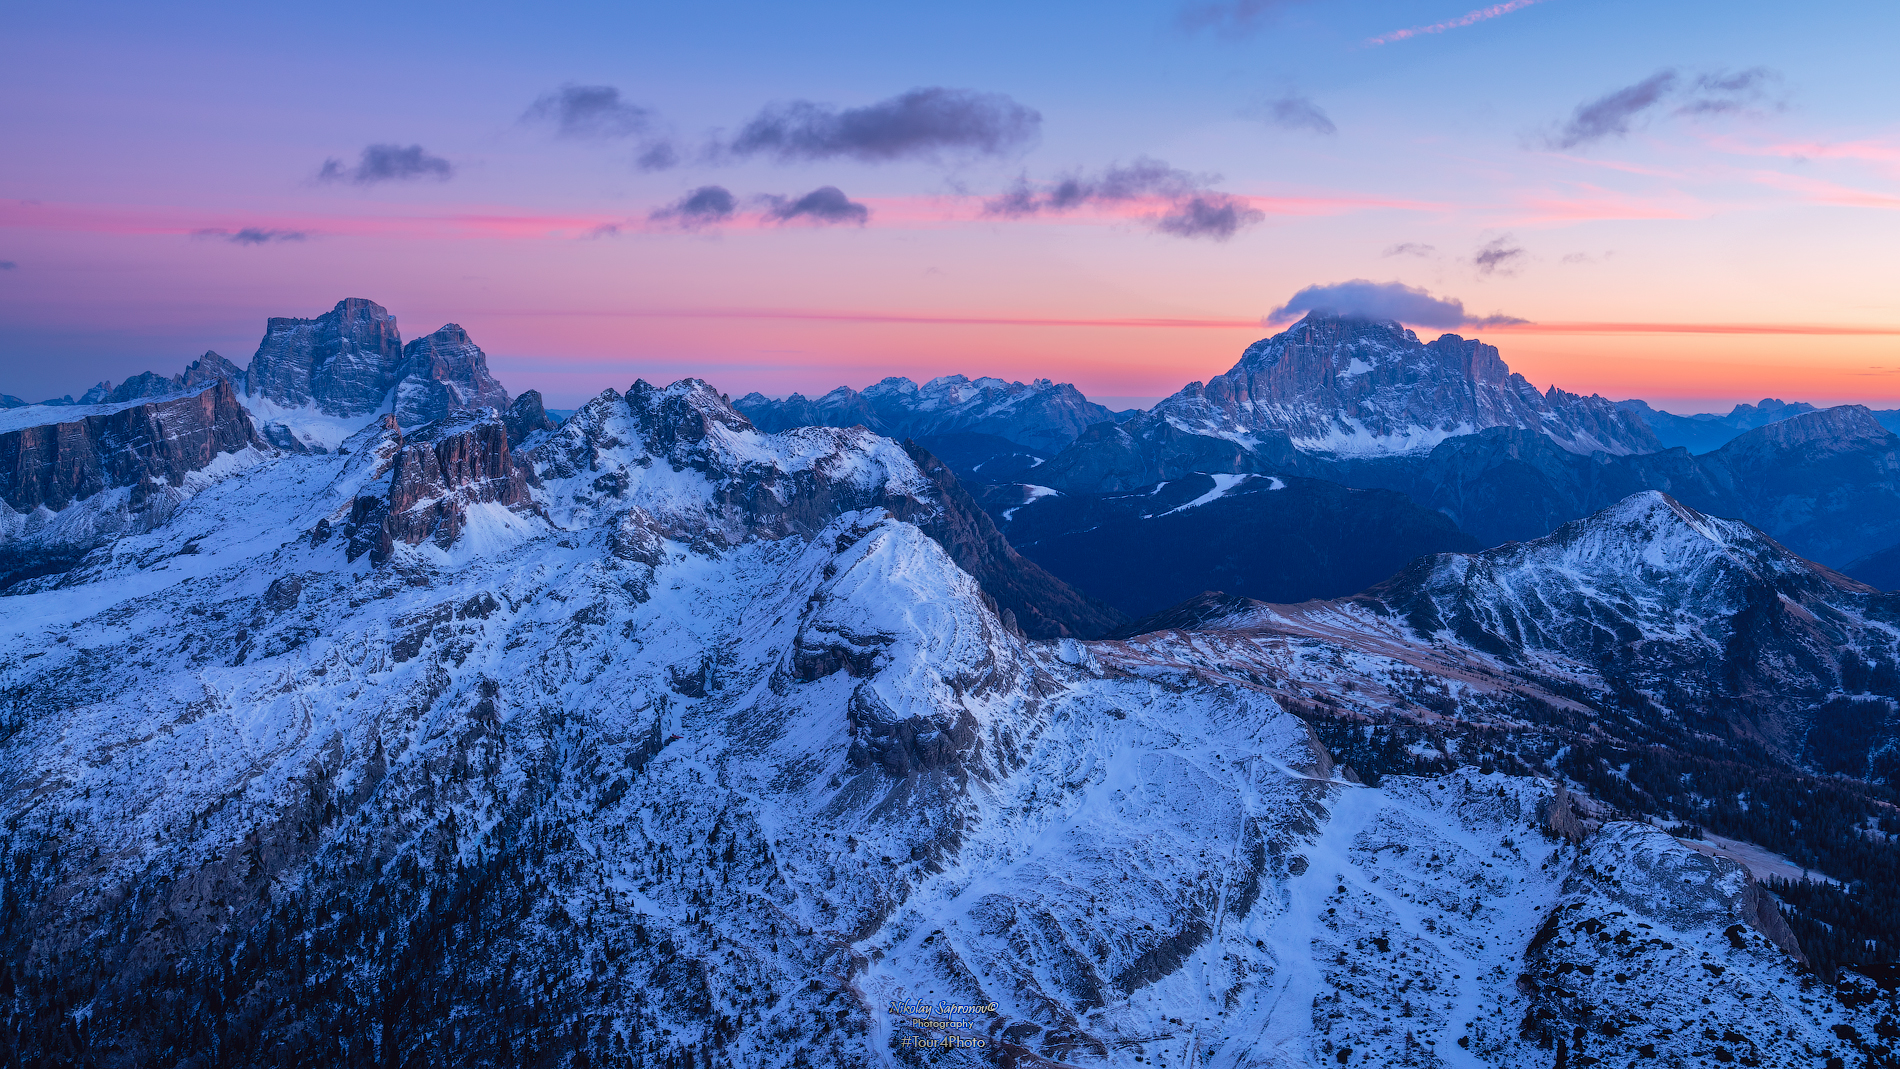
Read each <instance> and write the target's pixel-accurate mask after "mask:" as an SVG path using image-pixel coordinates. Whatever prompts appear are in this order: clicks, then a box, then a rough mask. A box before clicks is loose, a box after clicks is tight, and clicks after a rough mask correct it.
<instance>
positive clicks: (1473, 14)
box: [1366, 0, 1543, 45]
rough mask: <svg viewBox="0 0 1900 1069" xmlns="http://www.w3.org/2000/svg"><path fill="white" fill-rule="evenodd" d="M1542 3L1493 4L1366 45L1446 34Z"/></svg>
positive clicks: (1533, 0) (1519, 0)
mask: <svg viewBox="0 0 1900 1069" xmlns="http://www.w3.org/2000/svg"><path fill="white" fill-rule="evenodd" d="M1542 2H1543V0H1507V2H1506V3H1502V4H1493V5H1491V6H1490V7H1481V8H1479V9H1477V10H1476V11H1467V12H1465V13H1464V14H1463V15H1460V16H1458V17H1457V18H1455V19H1447V20H1445V21H1444V22H1434V23H1432V24H1431V25H1430V26H1413V27H1412V28H1410V29H1406V30H1393V31H1392V32H1391V33H1387V34H1381V35H1379V36H1378V37H1373V38H1369V39H1367V41H1366V44H1368V45H1389V44H1391V43H1392V42H1394V41H1405V40H1409V39H1411V38H1413V37H1421V36H1423V35H1425V34H1429V33H1444V32H1445V31H1447V30H1457V29H1462V28H1464V27H1466V26H1472V25H1475V24H1477V23H1480V22H1484V21H1486V20H1489V19H1494V18H1497V17H1498V16H1500V15H1509V14H1510V13H1511V12H1513V11H1522V10H1524V9H1525V8H1527V7H1529V6H1531V5H1532V4H1537V3H1542Z"/></svg>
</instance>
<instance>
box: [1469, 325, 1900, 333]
mask: <svg viewBox="0 0 1900 1069" xmlns="http://www.w3.org/2000/svg"><path fill="white" fill-rule="evenodd" d="M1488 329H1489V330H1491V331H1500V332H1504V333H1509V334H1795V335H1805V336H1809V337H1884V336H1888V335H1900V327H1880V326H1854V325H1842V324H1830V323H1617V322H1588V323H1578V322H1572V323H1513V324H1508V325H1505V326H1497V327H1490V328H1488Z"/></svg>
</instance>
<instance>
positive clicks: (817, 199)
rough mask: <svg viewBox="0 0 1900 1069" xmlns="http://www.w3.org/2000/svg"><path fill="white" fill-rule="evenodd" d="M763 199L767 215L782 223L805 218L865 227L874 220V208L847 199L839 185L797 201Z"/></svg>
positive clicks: (826, 222)
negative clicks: (872, 212)
mask: <svg viewBox="0 0 1900 1069" xmlns="http://www.w3.org/2000/svg"><path fill="white" fill-rule="evenodd" d="M759 199H760V200H761V201H763V202H764V203H765V204H767V205H768V207H767V208H766V211H765V214H766V216H767V217H768V218H771V219H776V220H778V221H779V222H781V223H789V222H792V221H794V220H798V219H805V220H809V221H811V222H814V223H821V224H825V225H831V224H833V223H856V224H857V225H859V226H863V225H864V224H865V222H866V221H868V220H869V219H870V218H871V209H869V208H866V207H865V206H864V205H862V204H859V203H858V202H856V201H854V200H852V199H851V198H849V197H847V196H845V195H844V192H843V191H842V190H840V189H839V188H838V187H837V186H819V187H818V188H817V189H814V190H812V191H811V192H810V193H807V194H805V195H804V196H802V197H798V198H796V199H793V198H789V197H776V196H769V195H768V196H765V197H761V198H759Z"/></svg>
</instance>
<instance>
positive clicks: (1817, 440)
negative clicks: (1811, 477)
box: [1718, 405, 1894, 456]
mask: <svg viewBox="0 0 1900 1069" xmlns="http://www.w3.org/2000/svg"><path fill="white" fill-rule="evenodd" d="M1893 437H1894V436H1893V434H1892V432H1890V431H1888V430H1887V428H1885V427H1882V426H1881V425H1880V422H1879V421H1878V420H1876V419H1875V418H1874V414H1873V413H1872V412H1870V411H1868V409H1867V407H1866V406H1865V405H1839V406H1837V407H1835V408H1823V409H1819V410H1815V411H1809V412H1803V413H1801V414H1799V415H1794V416H1789V417H1788V418H1787V419H1783V420H1779V421H1777V422H1774V423H1770V424H1767V425H1765V426H1761V427H1757V428H1755V429H1754V430H1751V431H1748V432H1746V433H1744V434H1740V435H1737V436H1736V437H1735V439H1734V440H1732V441H1730V442H1729V443H1728V444H1727V445H1725V446H1723V447H1722V448H1721V449H1720V450H1719V451H1718V452H1719V453H1720V454H1721V455H1723V456H1738V455H1740V454H1743V453H1759V452H1772V451H1785V450H1790V449H1800V450H1802V451H1803V452H1805V453H1807V454H1809V455H1810V456H1825V455H1827V454H1828V453H1836V452H1850V451H1855V450H1860V449H1865V448H1867V447H1869V446H1872V447H1874V448H1892V439H1893Z"/></svg>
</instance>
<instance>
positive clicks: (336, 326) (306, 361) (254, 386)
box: [245, 297, 403, 416]
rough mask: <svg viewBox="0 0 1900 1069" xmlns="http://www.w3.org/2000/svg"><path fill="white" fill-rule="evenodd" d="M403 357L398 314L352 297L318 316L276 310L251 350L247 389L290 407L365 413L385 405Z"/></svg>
mask: <svg viewBox="0 0 1900 1069" xmlns="http://www.w3.org/2000/svg"><path fill="white" fill-rule="evenodd" d="M402 357H403V354H402V337H401V334H400V333H399V332H398V331H397V329H396V317H395V316H393V315H390V314H389V310H388V309H386V308H384V307H383V306H382V305H380V304H377V303H376V302H374V301H368V300H364V299H363V298H360V297H350V298H346V299H344V300H341V301H338V302H337V305H336V307H335V308H332V309H331V310H330V311H329V312H326V313H325V314H323V315H320V316H318V317H316V318H315V319H292V318H287V317H274V318H272V319H271V320H270V321H269V323H267V324H266V325H265V328H264V340H263V341H262V342H260V343H259V344H258V347H257V355H255V356H253V357H252V358H251V366H250V369H249V371H248V372H247V373H246V376H245V393H246V395H247V396H251V397H263V398H265V399H267V400H269V401H271V402H272V403H273V404H277V405H281V406H283V407H286V408H299V407H303V406H306V405H315V406H316V408H317V409H318V410H319V411H321V412H323V413H325V414H327V415H331V416H359V415H361V416H366V415H369V414H370V413H372V412H374V411H376V410H377V409H378V408H381V407H382V405H383V400H384V398H385V396H386V395H387V394H388V393H389V389H390V387H391V386H394V385H395V384H396V379H397V373H398V370H399V369H400V367H401V366H402Z"/></svg>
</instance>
